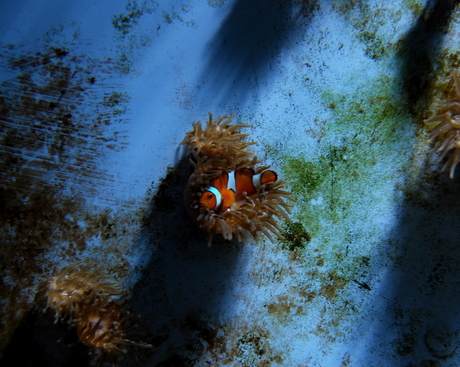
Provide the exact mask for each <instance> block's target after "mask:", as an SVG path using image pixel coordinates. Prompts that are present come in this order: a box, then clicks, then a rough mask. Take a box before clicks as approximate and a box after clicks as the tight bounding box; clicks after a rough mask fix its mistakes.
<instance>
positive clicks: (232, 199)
mask: <svg viewBox="0 0 460 367" xmlns="http://www.w3.org/2000/svg"><path fill="white" fill-rule="evenodd" d="M277 179H278V175H277V174H276V173H275V172H273V171H269V170H267V171H263V172H261V173H259V174H257V175H256V174H255V173H254V171H253V170H252V169H251V168H240V169H238V170H236V171H232V172H230V173H222V174H221V175H220V176H218V177H217V178H215V179H214V180H212V181H211V183H210V186H209V187H208V188H207V189H206V190H205V191H204V192H203V193H202V195H201V197H200V200H199V201H198V205H200V206H201V207H205V208H209V209H211V210H221V211H224V210H227V209H229V208H230V207H231V206H232V205H234V204H235V203H237V202H239V201H241V200H242V199H243V198H244V193H246V194H247V195H251V194H254V193H255V192H256V191H258V190H259V189H260V187H261V186H262V185H264V184H266V183H268V182H275V181H276V180H277Z"/></svg>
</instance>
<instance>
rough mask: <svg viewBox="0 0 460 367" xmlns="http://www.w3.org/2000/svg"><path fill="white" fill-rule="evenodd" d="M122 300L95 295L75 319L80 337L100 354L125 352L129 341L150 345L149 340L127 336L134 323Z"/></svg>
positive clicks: (138, 344) (147, 346) (140, 344)
mask: <svg viewBox="0 0 460 367" xmlns="http://www.w3.org/2000/svg"><path fill="white" fill-rule="evenodd" d="M124 304H125V301H124V300H119V299H109V298H106V297H102V298H100V297H95V298H94V299H93V302H92V303H91V304H87V305H86V307H85V309H84V312H80V314H79V319H78V322H76V323H75V328H76V330H77V335H78V337H79V339H80V341H81V342H82V343H83V344H85V345H86V346H88V347H91V349H92V350H93V351H95V352H102V353H103V354H117V353H126V352H127V349H126V346H129V345H132V346H137V347H142V348H150V347H151V345H150V344H145V343H142V342H134V341H132V340H129V339H127V335H128V334H129V333H130V332H132V331H133V330H134V329H135V327H136V325H135V324H134V322H133V317H132V315H131V314H130V313H129V312H128V311H126V310H125V308H124Z"/></svg>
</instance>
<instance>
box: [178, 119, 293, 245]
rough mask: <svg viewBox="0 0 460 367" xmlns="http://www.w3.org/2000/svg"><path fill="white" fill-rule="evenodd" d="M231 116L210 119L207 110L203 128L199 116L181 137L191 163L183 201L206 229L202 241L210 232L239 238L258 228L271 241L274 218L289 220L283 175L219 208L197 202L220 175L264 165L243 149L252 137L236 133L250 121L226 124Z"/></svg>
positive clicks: (258, 169)
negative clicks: (188, 152)
mask: <svg viewBox="0 0 460 367" xmlns="http://www.w3.org/2000/svg"><path fill="white" fill-rule="evenodd" d="M233 117H234V116H233V115H232V116H230V117H228V116H226V115H225V116H221V117H218V118H217V119H216V120H214V121H213V119H212V114H211V113H209V119H208V122H207V125H206V128H205V129H204V130H203V128H202V126H201V122H195V123H193V130H192V131H190V132H188V133H187V135H186V137H185V139H184V141H183V144H184V145H185V146H186V147H187V148H188V149H190V150H191V159H190V163H191V164H192V166H193V168H194V172H193V173H192V175H191V176H190V178H189V180H188V183H187V186H186V189H185V194H184V198H185V205H186V208H187V211H188V212H189V214H190V217H191V218H192V219H193V220H194V221H195V222H196V223H197V225H198V226H199V227H200V228H201V229H203V230H204V231H206V232H207V233H208V234H209V237H208V246H210V245H211V242H212V237H213V235H215V234H222V235H223V237H224V239H227V240H231V239H232V238H233V235H235V236H236V238H237V239H238V240H239V241H241V240H242V239H244V240H247V239H248V235H252V237H254V238H257V237H258V234H259V233H263V234H264V235H266V236H267V237H268V238H269V239H270V240H272V241H273V237H272V234H273V235H275V236H276V237H278V238H282V236H281V233H280V232H281V228H280V227H279V225H278V223H277V220H278V219H282V218H283V219H285V220H288V221H289V217H288V213H289V212H290V208H291V207H292V206H293V204H292V201H294V199H293V197H292V195H291V193H290V192H288V191H285V190H283V188H284V181H283V180H276V181H274V182H267V183H265V184H263V185H261V186H260V187H259V188H258V189H257V190H256V191H255V192H254V193H252V194H250V195H248V194H247V193H244V194H243V198H242V199H241V200H239V201H238V202H237V203H235V204H234V205H232V206H231V207H230V208H228V209H225V210H219V209H210V208H208V207H204V206H201V205H199V201H200V197H201V195H202V194H203V192H204V191H206V190H207V189H208V188H209V186H210V183H211V181H212V180H214V179H216V178H217V177H219V176H220V175H222V174H224V173H227V174H228V173H231V172H233V171H237V170H240V169H243V168H249V169H251V170H252V171H253V172H254V175H258V174H260V173H262V172H263V171H265V170H267V169H268V168H269V166H259V167H257V164H259V163H261V161H260V160H259V159H257V157H256V156H255V155H254V153H253V152H251V151H249V150H246V148H247V147H248V146H250V145H252V144H255V142H247V141H245V138H246V137H247V136H248V135H249V134H242V133H240V131H239V129H240V128H242V127H249V126H250V125H246V124H237V125H230V122H231V121H232V119H233Z"/></svg>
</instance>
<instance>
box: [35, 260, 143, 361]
mask: <svg viewBox="0 0 460 367" xmlns="http://www.w3.org/2000/svg"><path fill="white" fill-rule="evenodd" d="M36 300H37V303H38V306H39V307H40V308H42V309H43V312H45V311H47V310H51V311H52V312H53V313H54V315H55V322H57V321H65V322H67V323H68V324H69V325H70V326H71V327H75V329H76V331H77V335H78V337H79V339H80V342H82V343H83V344H85V345H86V346H88V347H91V349H92V351H93V352H96V353H99V352H102V353H103V354H109V355H113V354H117V353H126V351H127V349H126V346H127V345H134V346H138V347H143V348H150V347H151V345H149V344H144V343H141V342H134V341H131V340H129V339H127V335H128V334H129V333H130V332H131V331H132V330H133V329H134V328H135V324H134V323H133V317H132V316H131V314H130V313H129V312H128V311H126V310H125V304H126V292H125V291H124V290H123V289H122V287H121V286H120V285H118V284H117V283H115V282H112V281H110V280H109V278H108V277H107V276H106V275H105V274H103V273H101V270H100V268H99V267H97V266H93V265H91V264H86V265H85V264H84V263H83V262H78V263H75V264H71V265H69V266H67V267H65V268H63V269H62V270H61V271H60V272H59V274H58V275H55V276H52V277H50V278H49V279H46V280H43V281H42V282H41V283H40V284H39V286H38V289H37V295H36Z"/></svg>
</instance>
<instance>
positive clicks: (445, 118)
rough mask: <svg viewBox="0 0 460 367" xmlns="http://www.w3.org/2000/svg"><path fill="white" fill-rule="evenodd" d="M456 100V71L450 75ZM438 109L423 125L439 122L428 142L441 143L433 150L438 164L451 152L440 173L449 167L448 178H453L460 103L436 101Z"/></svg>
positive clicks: (459, 89)
mask: <svg viewBox="0 0 460 367" xmlns="http://www.w3.org/2000/svg"><path fill="white" fill-rule="evenodd" d="M452 76H453V79H454V82H455V90H456V93H457V99H458V100H459V101H460V81H459V78H458V72H457V70H454V71H453V73H452ZM433 105H434V106H435V107H438V111H437V114H436V115H434V116H433V117H430V118H429V119H427V120H425V123H431V122H439V124H438V125H437V126H436V127H435V128H434V129H433V130H432V131H431V132H430V134H429V138H428V141H429V142H433V141H434V140H435V139H438V138H439V140H440V141H441V143H440V145H439V146H438V147H436V148H434V149H433V151H436V152H438V153H441V155H440V156H439V159H438V162H440V161H441V160H442V159H444V157H445V156H446V155H447V153H449V152H450V151H451V150H453V152H452V154H451V155H450V157H449V158H448V159H447V161H446V163H445V164H444V166H443V168H442V171H444V170H445V169H446V168H447V167H449V166H450V173H449V177H450V178H453V177H454V172H455V168H456V166H457V164H458V163H459V161H460V102H458V101H454V102H447V101H437V102H435V103H434V104H433Z"/></svg>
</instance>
